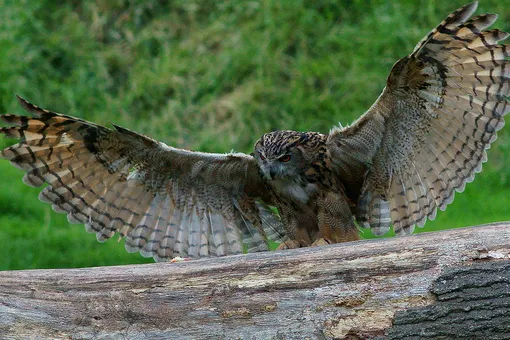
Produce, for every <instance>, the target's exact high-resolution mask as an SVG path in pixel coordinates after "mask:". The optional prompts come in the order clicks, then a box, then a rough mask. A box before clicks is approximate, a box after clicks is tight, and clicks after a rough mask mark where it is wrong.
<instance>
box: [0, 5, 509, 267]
mask: <svg viewBox="0 0 510 340" xmlns="http://www.w3.org/2000/svg"><path fill="white" fill-rule="evenodd" d="M161 3H162V2H157V1H150V2H149V1H147V2H136V1H108V2H103V1H86V2H58V3H57V2H54V1H49V0H46V1H18V2H15V1H10V2H9V1H8V2H5V3H4V4H3V5H2V14H3V18H2V20H0V46H2V48H1V49H0V77H1V79H2V81H1V82H0V112H15V113H21V112H22V110H21V109H20V108H19V107H18V105H17V103H16V100H15V98H14V94H20V95H22V96H24V97H26V98H27V99H29V100H30V101H32V102H34V103H36V104H37V105H39V106H42V107H46V108H50V109H53V110H56V111H59V112H64V113H67V114H71V115H75V116H80V117H83V118H85V119H88V120H93V121H95V122H97V123H101V124H109V122H114V123H116V124H119V125H122V126H125V127H128V128H131V129H134V130H136V131H140V132H142V133H145V134H148V135H151V136H153V137H155V138H158V139H160V140H163V141H165V142H166V143H167V144H170V145H174V146H177V147H182V148H189V149H195V150H202V151H210V152H225V151H230V150H231V149H233V148H234V149H236V150H237V151H242V152H249V151H250V150H251V147H252V145H253V143H254V142H255V140H256V139H257V138H258V137H259V136H260V135H262V134H263V133H265V132H267V131H270V130H272V129H295V130H315V131H320V132H327V131H328V130H329V129H330V128H331V126H332V125H334V124H336V123H337V122H338V121H341V122H343V123H348V122H351V121H352V120H354V119H355V118H356V117H358V116H359V115H360V114H362V113H363V112H364V110H366V109H367V108H368V107H369V106H370V105H371V104H372V103H373V102H374V100H375V99H376V98H377V96H378V95H379V93H380V91H381V89H382V88H383V86H384V84H385V79H386V77H387V74H388V72H389V70H390V69H391V66H392V65H393V63H394V62H395V61H396V60H397V59H399V58H400V57H402V56H404V55H406V54H408V53H409V52H410V51H411V50H412V48H413V47H414V45H415V44H416V43H417V42H418V41H419V40H420V39H421V38H422V37H423V36H424V35H425V34H426V33H427V32H428V31H429V30H430V29H432V28H433V27H434V26H435V25H437V24H438V23H439V22H440V21H441V20H442V19H443V18H444V17H445V16H446V15H447V14H448V13H449V12H450V11H452V10H454V9H456V8H457V7H460V6H461V5H463V4H464V3H465V2H464V1H450V2H444V1H380V0H379V1H372V2H370V5H368V4H366V2H365V1H359V0H352V1H338V0H334V1H333V0H322V1H311V0H307V1H305V0H303V1H298V0H295V1H291V0H288V1H286V0H281V1H276V0H273V1H271V0H266V1H263V0H260V1H205V0H204V1H193V0H182V1H172V2H169V3H171V5H170V4H167V5H162V4H161ZM487 11H490V12H495V13H498V14H500V19H499V21H498V22H497V25H496V27H498V28H501V29H505V30H507V31H508V30H510V12H509V11H508V4H505V3H504V1H500V0H485V1H483V2H482V3H481V4H480V9H479V10H478V13H483V12H487ZM509 130H510V128H505V129H503V130H502V131H501V133H500V134H499V136H500V137H499V140H498V141H497V142H496V144H495V145H494V146H493V148H492V149H491V150H490V152H489V162H488V164H486V165H485V167H484V171H483V172H482V173H481V174H480V175H478V176H477V179H476V180H475V182H474V183H472V184H469V185H468V186H467V189H466V191H465V192H464V193H462V194H457V197H456V199H455V202H454V203H453V204H452V205H451V206H450V207H449V208H448V210H447V211H446V212H440V213H439V214H438V218H437V220H436V221H433V222H429V223H427V225H426V227H425V228H424V229H422V230H423V231H431V230H438V229H443V228H446V227H460V226H468V225H476V224H481V223H488V222H493V221H498V220H509V219H510V212H509V208H508V206H509V203H510V202H509V201H510V200H509V198H508V192H509V189H510V132H509ZM9 143H11V142H10V141H8V140H6V139H0V147H2V148H3V147H5V146H7V145H8V144H9ZM0 173H1V174H2V176H1V180H0V256H2V259H3V260H2V261H0V269H3V270H5V269H26V268H54V267H85V266H99V265H113V264H123V263H140V262H144V261H145V262H147V261H148V262H150V261H152V260H151V259H144V258H142V257H141V256H140V255H138V254H128V253H126V252H125V251H124V249H123V244H122V243H123V242H120V243H117V242H116V241H115V240H110V241H109V242H106V243H105V244H99V243H97V242H96V241H95V236H94V235H92V234H87V233H86V232H85V231H84V230H83V229H84V228H83V226H81V225H69V224H68V223H67V220H66V218H65V216H62V215H59V214H56V213H54V212H53V211H52V210H51V207H49V206H48V205H45V204H43V203H41V202H39V201H38V199H37V194H38V192H39V190H37V189H34V188H29V187H26V186H25V185H23V184H22V182H21V177H22V173H21V172H20V171H18V170H16V169H14V168H12V167H11V166H10V165H9V164H8V163H7V162H5V161H0Z"/></svg>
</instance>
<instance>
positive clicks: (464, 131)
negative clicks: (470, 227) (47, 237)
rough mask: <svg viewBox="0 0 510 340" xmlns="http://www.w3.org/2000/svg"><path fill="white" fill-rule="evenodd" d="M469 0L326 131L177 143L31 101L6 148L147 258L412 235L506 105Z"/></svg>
mask: <svg viewBox="0 0 510 340" xmlns="http://www.w3.org/2000/svg"><path fill="white" fill-rule="evenodd" d="M476 6H477V4H476V2H475V3H472V4H469V5H466V6H464V7H462V8H460V9H458V10H456V11H455V12H453V13H452V14H451V15H449V16H448V17H447V18H446V19H445V20H444V21H443V22H441V23H440V24H439V26H437V27H436V28H435V29H433V30H432V31H431V32H430V33H429V34H428V35H427V36H426V37H425V38H423V40H422V41H421V42H420V43H419V44H418V45H417V46H416V48H415V49H414V51H413V52H412V53H411V54H409V55H408V56H406V57H404V58H402V59H400V60H399V61H397V62H396V63H395V65H394V66H393V68H392V70H391V72H390V75H389V77H388V80H387V84H386V87H385V88H384V90H383V91H382V94H381V95H380V97H379V98H378V99H377V101H376V102H375V103H374V104H373V105H372V107H370V109H368V111H367V112H366V113H365V114H364V115H362V116H361V117H360V118H359V119H358V120H357V121H355V122H354V123H353V124H352V125H350V126H347V127H341V126H340V127H334V128H332V130H331V131H330V133H329V134H321V133H316V132H296V131H274V132H270V133H267V134H265V135H263V136H262V137H261V138H260V139H259V140H258V141H257V142H256V143H255V147H254V151H253V153H252V154H251V155H247V154H242V153H228V154H213V153H202V152H195V151H188V150H182V149H177V148H174V147H171V146H168V145H166V144H163V143H161V142H158V141H156V140H153V139H151V138H149V137H147V136H144V135H141V134H138V133H136V132H133V131H130V130H128V129H125V128H122V127H120V126H117V125H113V128H112V129H110V128H106V127H103V126H100V125H96V124H94V123H91V122H87V121H85V120H82V119H78V118H74V117H71V116H67V115H62V114H58V113H55V112H52V111H48V110H44V109H41V108H39V107H37V106H35V105H33V104H30V103H29V102H27V101H26V100H24V99H22V98H19V101H20V103H21V105H22V106H23V107H24V108H25V109H26V110H27V111H29V112H30V113H31V114H32V116H31V117H27V116H18V115H11V114H5V115H2V116H1V118H2V120H3V121H4V122H5V123H7V124H11V125H13V126H11V127H3V128H1V129H0V132H2V133H3V134H5V135H6V136H8V137H13V138H17V139H19V142H18V143H17V144H15V145H13V146H11V147H8V148H6V149H5V150H3V151H2V156H3V158H5V159H8V160H9V161H10V162H11V163H12V164H13V165H14V166H16V167H18V168H20V169H22V170H24V171H26V172H27V173H26V175H25V176H24V178H23V181H24V182H25V183H26V184H28V185H31V186H36V187H38V186H41V185H43V184H44V183H47V184H48V185H47V186H46V187H45V188H44V189H43V190H42V191H41V193H40V196H39V198H40V199H41V200H42V201H44V202H48V203H50V204H52V206H53V209H54V210H55V211H57V212H61V213H65V214H67V217H68V219H69V221H70V222H72V223H82V224H85V227H86V230H87V231H89V232H94V233H96V235H97V239H98V240H99V241H105V240H106V239H109V238H111V237H112V236H113V235H114V234H115V233H118V234H119V235H120V237H125V238H126V240H125V247H126V249H127V250H128V251H130V252H136V251H139V252H140V253H141V254H142V255H143V256H152V257H154V259H155V260H157V261H164V260H168V259H171V258H173V257H177V256H181V257H191V258H198V257H207V256H222V255H228V254H239V253H242V252H244V251H249V252H252V251H264V250H268V240H269V239H273V240H276V241H279V242H281V245H280V248H295V247H305V246H310V245H321V244H327V243H336V242H343V241H350V240H356V239H358V227H366V228H371V229H372V231H373V232H374V233H375V234H376V235H383V234H384V233H386V232H387V231H388V230H389V228H390V227H391V226H393V229H394V231H395V232H396V233H397V234H409V233H412V232H413V229H414V228H415V226H423V225H424V223H425V222H426V220H427V219H431V220H432V219H434V218H435V216H436V212H437V209H438V208H439V209H441V210H444V209H445V208H446V206H447V205H448V204H449V203H451V202H452V200H453V198H454V194H455V192H456V191H457V192H461V191H463V190H464V187H465V185H466V183H467V182H470V181H472V180H473V178H474V176H475V173H477V172H479V171H480V170H481V165H482V163H483V162H485V161H486V159H487V157H486V149H488V148H489V147H490V145H491V143H492V142H493V141H494V140H495V139H496V132H497V131H498V130H499V129H501V128H502V127H503V125H504V121H503V117H504V115H505V114H506V113H508V112H509V111H510V103H509V101H508V96H509V95H510V90H509V89H510V62H509V59H508V58H509V54H510V53H509V45H502V44H498V41H500V40H503V39H505V38H506V37H507V36H508V33H505V32H502V31H500V30H497V29H490V30H487V27H489V26H490V25H491V24H492V23H493V22H494V21H495V20H496V17H497V16H496V15H494V14H483V15H478V16H474V17H472V18H470V17H471V15H472V14H473V12H474V11H475V9H476Z"/></svg>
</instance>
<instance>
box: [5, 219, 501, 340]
mask: <svg viewBox="0 0 510 340" xmlns="http://www.w3.org/2000/svg"><path fill="white" fill-rule="evenodd" d="M509 227H510V223H498V224H491V225H485V226H479V227H472V228H463V229H455V230H449V231H442V232H435V233H426V234H418V235H412V236H406V237H394V238H388V239H377V240H365V241H358V242H350V243H343V244H336V245H331V246H325V247H316V248H302V249H295V250H289V251H281V252H268V253H255V254H248V255H241V256H229V257H223V258H212V259H205V260H197V261H189V262H181V263H159V264H148V265H131V266H116V267H101V268H83V269H56V270H22V271H6V272H0V337H1V338H2V339H3V338H6V339H20V338H27V337H28V338H31V337H37V338H43V339H44V338H72V339H92V338H93V339H343V338H348V339H365V338H380V339H383V338H391V339H403V338H409V339H418V338H444V339H452V338H463V339H466V338H491V339H497V338H509V337H510V322H509V321H510V261H509V254H510V228H509Z"/></svg>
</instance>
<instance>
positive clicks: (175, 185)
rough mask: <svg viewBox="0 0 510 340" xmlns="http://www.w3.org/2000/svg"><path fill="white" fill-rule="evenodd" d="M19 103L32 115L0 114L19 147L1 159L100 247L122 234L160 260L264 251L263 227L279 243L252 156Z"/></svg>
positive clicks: (275, 222) (133, 248)
mask: <svg viewBox="0 0 510 340" xmlns="http://www.w3.org/2000/svg"><path fill="white" fill-rule="evenodd" d="M20 103H21V104H22V106H23V107H24V108H25V109H27V110H28V111H29V112H31V113H32V114H33V115H34V117H33V118H30V117H26V116H16V115H2V116H1V118H2V119H3V120H4V121H5V122H6V123H8V124H14V125H15V126H14V127H4V128H0V132H2V133H4V134H6V135H7V136H10V137H14V138H19V139H20V141H19V143H18V144H16V145H13V146H11V147H8V148H6V149H5V150H3V151H2V156H3V157H4V158H6V159H8V160H10V162H11V163H12V164H13V165H14V166H16V167H18V168H20V169H22V170H24V171H26V172H27V173H26V175H25V176H24V178H23V181H24V182H25V183H26V184H28V185H31V186H35V187H38V186H41V185H42V184H44V183H48V184H49V185H48V186H47V187H46V188H44V189H43V190H42V191H41V193H40V195H39V198H40V199H41V200H42V201H44V202H48V203H50V204H52V205H53V209H54V210H55V211H57V212H61V213H66V214H67V216H68V220H69V221H70V222H72V223H83V224H85V227H86V230H87V231H89V232H94V233H96V236H97V239H98V240H99V241H105V240H106V239H109V238H110V237H112V236H113V235H114V234H115V233H119V235H120V236H121V237H124V236H125V237H126V242H125V247H126V249H127V251H129V252H136V251H140V253H141V254H142V255H143V256H147V257H149V256H153V257H154V258H155V260H157V261H163V260H167V259H170V258H173V257H176V256H183V257H193V258H196V257H207V256H221V255H227V254H239V253H242V252H243V250H248V251H264V250H268V247H267V237H266V234H265V232H264V228H266V229H267V230H274V231H276V233H273V235H271V236H278V235H280V234H279V231H280V230H282V227H281V225H280V222H279V220H278V219H276V218H275V217H274V216H272V214H271V211H270V210H269V209H268V208H267V207H266V206H265V205H264V204H263V203H261V202H260V199H266V200H267V197H266V196H267V192H266V187H265V185H264V183H263V182H262V179H261V177H260V176H259V174H258V166H257V163H256V162H255V160H254V158H253V157H251V156H249V155H245V154H241V153H232V154H209V153H199V152H193V151H186V150H181V149H176V148H172V147H169V146H167V145H165V144H163V143H160V142H158V141H155V140H153V139H151V138H149V137H146V136H143V135H140V134H137V133H135V132H132V131H129V130H127V129H124V128H121V127H118V126H114V127H115V129H108V128H106V127H103V126H99V125H95V124H93V123H90V122H87V121H84V120H81V119H78V118H74V117H70V116H65V115H61V114H57V113H55V112H51V111H47V110H43V109H40V108H38V107H37V106H35V105H32V104H30V103H28V102H27V101H25V100H23V99H21V98H20ZM276 238H277V237H276ZM244 248H246V249H244Z"/></svg>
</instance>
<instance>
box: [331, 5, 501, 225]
mask: <svg viewBox="0 0 510 340" xmlns="http://www.w3.org/2000/svg"><path fill="white" fill-rule="evenodd" d="M476 6H477V3H476V2H475V3H472V4H469V5H467V6H464V7H462V8H460V9H458V10H457V11H455V12H453V13H452V14H451V15H450V16H448V17H447V18H446V19H445V20H444V21H443V22H442V23H441V24H440V25H439V26H438V27H437V28H435V29H434V30H432V31H431V32H430V33H429V34H428V35H427V36H426V37H425V38H424V39H423V40H422V41H421V42H420V43H419V44H418V45H417V46H416V48H415V50H414V51H413V53H412V54H410V55H408V56H406V57H404V58H402V59H401V60H399V61H398V62H397V63H396V64H395V65H394V66H393V69H392V70H391V73H390V75H389V77H388V81H387V85H386V87H385V89H384V90H383V93H382V94H381V96H380V97H379V99H378V100H377V101H376V102H375V103H374V105H373V106H372V107H371V108H370V109H369V110H368V111H367V112H366V113H365V114H364V115H363V116H362V117H360V119H359V120H357V121H356V122H355V123H354V124H353V125H352V126H350V127H347V128H335V129H333V130H332V132H331V134H330V136H329V139H328V145H329V150H330V153H331V155H332V157H333V159H334V162H335V163H336V165H337V168H338V169H339V171H340V174H341V176H343V178H344V179H345V180H346V182H347V183H349V184H350V185H353V186H358V187H359V188H361V192H360V194H359V201H358V207H357V213H356V219H357V220H358V221H359V222H360V223H361V224H362V225H363V226H365V227H369V226H370V227H371V228H372V230H373V232H374V233H375V234H379V235H382V234H384V233H385V232H386V231H388V230H389V227H390V224H391V223H392V224H393V227H394V230H395V232H396V233H397V234H403V233H411V232H412V231H413V230H414V226H415V225H418V226H423V224H424V223H425V221H426V220H427V218H428V219H431V220H432V219H434V218H435V216H436V212H437V208H439V209H441V210H444V209H445V208H446V206H447V205H448V204H449V203H451V202H452V201H453V198H454V194H455V192H456V191H457V192H461V191H463V190H464V187H465V184H466V183H467V182H471V181H472V180H473V179H474V175H475V173H477V172H479V171H481V167H482V163H483V162H485V161H486V159H487V156H486V150H487V149H488V148H489V147H490V145H491V143H492V142H494V140H495V139H496V132H497V131H498V130H499V129H501V128H502V127H503V125H504V120H503V116H504V115H505V114H507V113H508V112H509V111H510V103H509V101H508V96H509V95H510V90H509V89H510V62H509V59H508V57H509V52H510V46H509V45H502V44H498V41H500V40H503V39H505V38H506V37H507V36H508V33H505V32H502V31H499V30H497V29H492V30H486V28H487V27H489V26H490V25H491V24H492V23H493V22H494V21H495V20H496V18H497V16H496V15H494V14H484V15H479V16H475V17H473V18H471V19H469V17H470V16H471V15H472V14H473V12H474V11H475V9H476Z"/></svg>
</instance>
